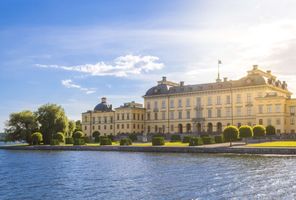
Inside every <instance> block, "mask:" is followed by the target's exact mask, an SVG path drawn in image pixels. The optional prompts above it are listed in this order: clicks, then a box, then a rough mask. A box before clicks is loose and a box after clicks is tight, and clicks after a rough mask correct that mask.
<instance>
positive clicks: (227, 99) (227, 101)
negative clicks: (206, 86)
mask: <svg viewBox="0 0 296 200" xmlns="http://www.w3.org/2000/svg"><path fill="white" fill-rule="evenodd" d="M230 103H231V102H230V95H227V96H226V104H230Z"/></svg>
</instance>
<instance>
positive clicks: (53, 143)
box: [50, 139, 60, 145]
mask: <svg viewBox="0 0 296 200" xmlns="http://www.w3.org/2000/svg"><path fill="white" fill-rule="evenodd" d="M50 145H60V141H59V140H58V139H51V140H50Z"/></svg>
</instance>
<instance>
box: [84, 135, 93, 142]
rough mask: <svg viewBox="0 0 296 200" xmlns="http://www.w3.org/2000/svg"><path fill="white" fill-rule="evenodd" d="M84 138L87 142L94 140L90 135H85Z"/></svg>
mask: <svg viewBox="0 0 296 200" xmlns="http://www.w3.org/2000/svg"><path fill="white" fill-rule="evenodd" d="M83 138H84V141H85V143H91V142H92V138H90V137H88V136H85V137H83Z"/></svg>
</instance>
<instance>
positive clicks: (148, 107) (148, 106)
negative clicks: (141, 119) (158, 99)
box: [147, 102, 150, 110]
mask: <svg viewBox="0 0 296 200" xmlns="http://www.w3.org/2000/svg"><path fill="white" fill-rule="evenodd" d="M147 109H148V110H149V109H150V102H147Z"/></svg>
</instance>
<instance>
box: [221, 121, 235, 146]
mask: <svg viewBox="0 0 296 200" xmlns="http://www.w3.org/2000/svg"><path fill="white" fill-rule="evenodd" d="M223 137H224V140H225V141H227V142H230V146H232V141H235V140H237V138H238V129H237V127H236V126H227V127H226V128H225V129H224V130H223Z"/></svg>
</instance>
